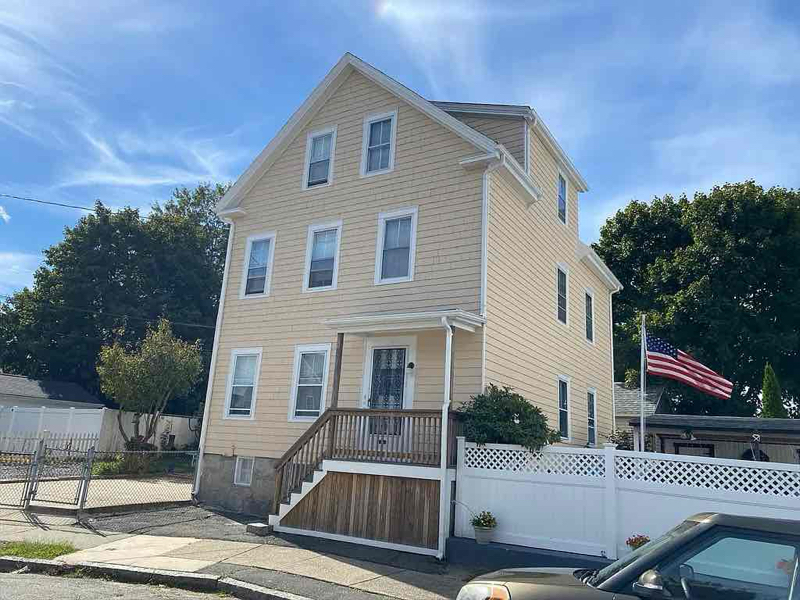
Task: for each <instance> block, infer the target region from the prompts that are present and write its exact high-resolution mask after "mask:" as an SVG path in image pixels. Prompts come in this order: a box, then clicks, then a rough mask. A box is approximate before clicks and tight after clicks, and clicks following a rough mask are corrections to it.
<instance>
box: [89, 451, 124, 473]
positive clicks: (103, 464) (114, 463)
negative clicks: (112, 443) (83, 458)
mask: <svg viewBox="0 0 800 600" xmlns="http://www.w3.org/2000/svg"><path fill="white" fill-rule="evenodd" d="M121 474H122V455H121V454H117V455H116V456H113V457H111V458H108V459H105V460H95V461H94V463H93V464H92V476H93V477H111V476H113V475H121Z"/></svg>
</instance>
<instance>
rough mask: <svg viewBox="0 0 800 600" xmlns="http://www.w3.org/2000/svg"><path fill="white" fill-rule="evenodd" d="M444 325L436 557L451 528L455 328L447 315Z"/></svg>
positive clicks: (443, 550)
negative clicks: (449, 468)
mask: <svg viewBox="0 0 800 600" xmlns="http://www.w3.org/2000/svg"><path fill="white" fill-rule="evenodd" d="M442 327H444V330H445V345H444V399H443V401H442V426H441V428H440V429H441V432H442V439H441V440H440V444H441V446H440V451H439V454H440V457H439V458H440V460H439V463H440V477H439V550H438V552H437V554H436V558H438V559H439V560H441V559H443V558H444V554H445V544H446V540H447V533H448V531H449V529H450V523H449V519H448V516H449V515H450V502H449V499H450V490H449V489H448V487H449V486H448V479H447V425H448V420H449V416H450V385H451V380H450V371H451V367H452V358H453V328H452V327H451V326H450V322H449V321H448V320H447V317H442Z"/></svg>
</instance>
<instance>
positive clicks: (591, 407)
mask: <svg viewBox="0 0 800 600" xmlns="http://www.w3.org/2000/svg"><path fill="white" fill-rule="evenodd" d="M586 436H587V441H588V442H589V444H590V445H592V446H594V445H595V444H596V443H597V401H596V392H595V391H594V390H588V391H587V392H586Z"/></svg>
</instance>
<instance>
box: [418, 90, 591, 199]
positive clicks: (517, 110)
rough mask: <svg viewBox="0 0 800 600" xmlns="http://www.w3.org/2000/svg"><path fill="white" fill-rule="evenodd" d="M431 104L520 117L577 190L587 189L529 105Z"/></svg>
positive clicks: (449, 109) (476, 113) (457, 111)
mask: <svg viewBox="0 0 800 600" xmlns="http://www.w3.org/2000/svg"><path fill="white" fill-rule="evenodd" d="M431 103H432V104H434V105H435V106H438V107H439V108H441V109H442V110H446V111H447V112H452V113H461V114H473V115H486V116H493V117H522V118H524V119H526V120H528V121H529V122H530V123H531V126H532V127H533V128H534V129H536V130H538V131H539V132H540V133H541V134H542V137H543V138H544V141H545V144H546V145H547V146H548V148H549V149H550V151H551V152H552V153H553V155H554V156H555V157H556V161H557V162H558V164H559V166H560V167H561V168H562V169H563V170H564V171H566V172H567V174H568V175H569V176H570V177H571V178H572V180H573V182H574V183H576V184H577V186H578V190H579V191H581V192H588V191H589V184H588V183H586V180H585V179H584V178H583V175H581V174H580V172H578V169H577V168H576V167H575V165H574V164H573V163H572V160H570V158H569V156H567V153H566V152H564V149H563V148H562V147H561V144H559V143H558V142H557V141H556V138H555V137H554V136H553V134H552V133H551V132H550V129H549V128H548V127H547V125H545V124H544V121H542V118H541V117H540V116H539V115H538V113H537V112H536V111H535V110H533V108H531V107H530V106H525V105H521V104H479V103H474V102H439V101H432V102H431Z"/></svg>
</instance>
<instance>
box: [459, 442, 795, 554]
mask: <svg viewBox="0 0 800 600" xmlns="http://www.w3.org/2000/svg"><path fill="white" fill-rule="evenodd" d="M482 510H489V511H491V512H492V513H493V514H494V515H495V516H496V517H497V522H498V526H497V530H496V531H495V537H494V539H495V541H498V542H504V543H508V544H516V545H521V546H530V547H534V548H546V549H552V550H561V551H566V552H577V553H581V554H593V555H598V556H606V557H608V558H617V557H618V556H620V555H622V554H624V553H625V552H626V551H627V548H626V546H625V540H626V539H627V538H628V537H629V536H631V535H634V534H645V535H648V536H650V537H651V538H652V537H655V536H658V535H661V534H662V533H664V532H665V531H667V530H668V529H670V528H671V527H673V526H674V525H676V524H678V523H679V522H680V521H682V520H683V519H685V518H686V517H688V516H691V515H693V514H696V513H700V512H709V511H711V512H726V513H731V514H740V515H757V516H763V517H774V518H783V519H800V466H797V465H789V464H776V463H755V462H748V461H742V460H728V459H717V458H702V457H695V456H679V455H674V454H655V453H649V452H629V451H623V450H617V449H616V448H615V447H614V446H613V445H611V444H608V445H606V447H605V448H604V449H602V450H599V449H590V448H567V447H547V448H545V449H544V450H543V451H542V452H530V451H528V450H526V449H524V448H522V447H520V446H512V445H504V444H486V445H484V446H478V445H476V444H473V443H468V442H465V441H464V439H463V438H459V451H458V471H457V479H456V509H455V514H456V519H455V533H456V535H457V536H461V537H474V533H473V530H472V527H471V525H470V517H471V513H478V512H480V511H482Z"/></svg>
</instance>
